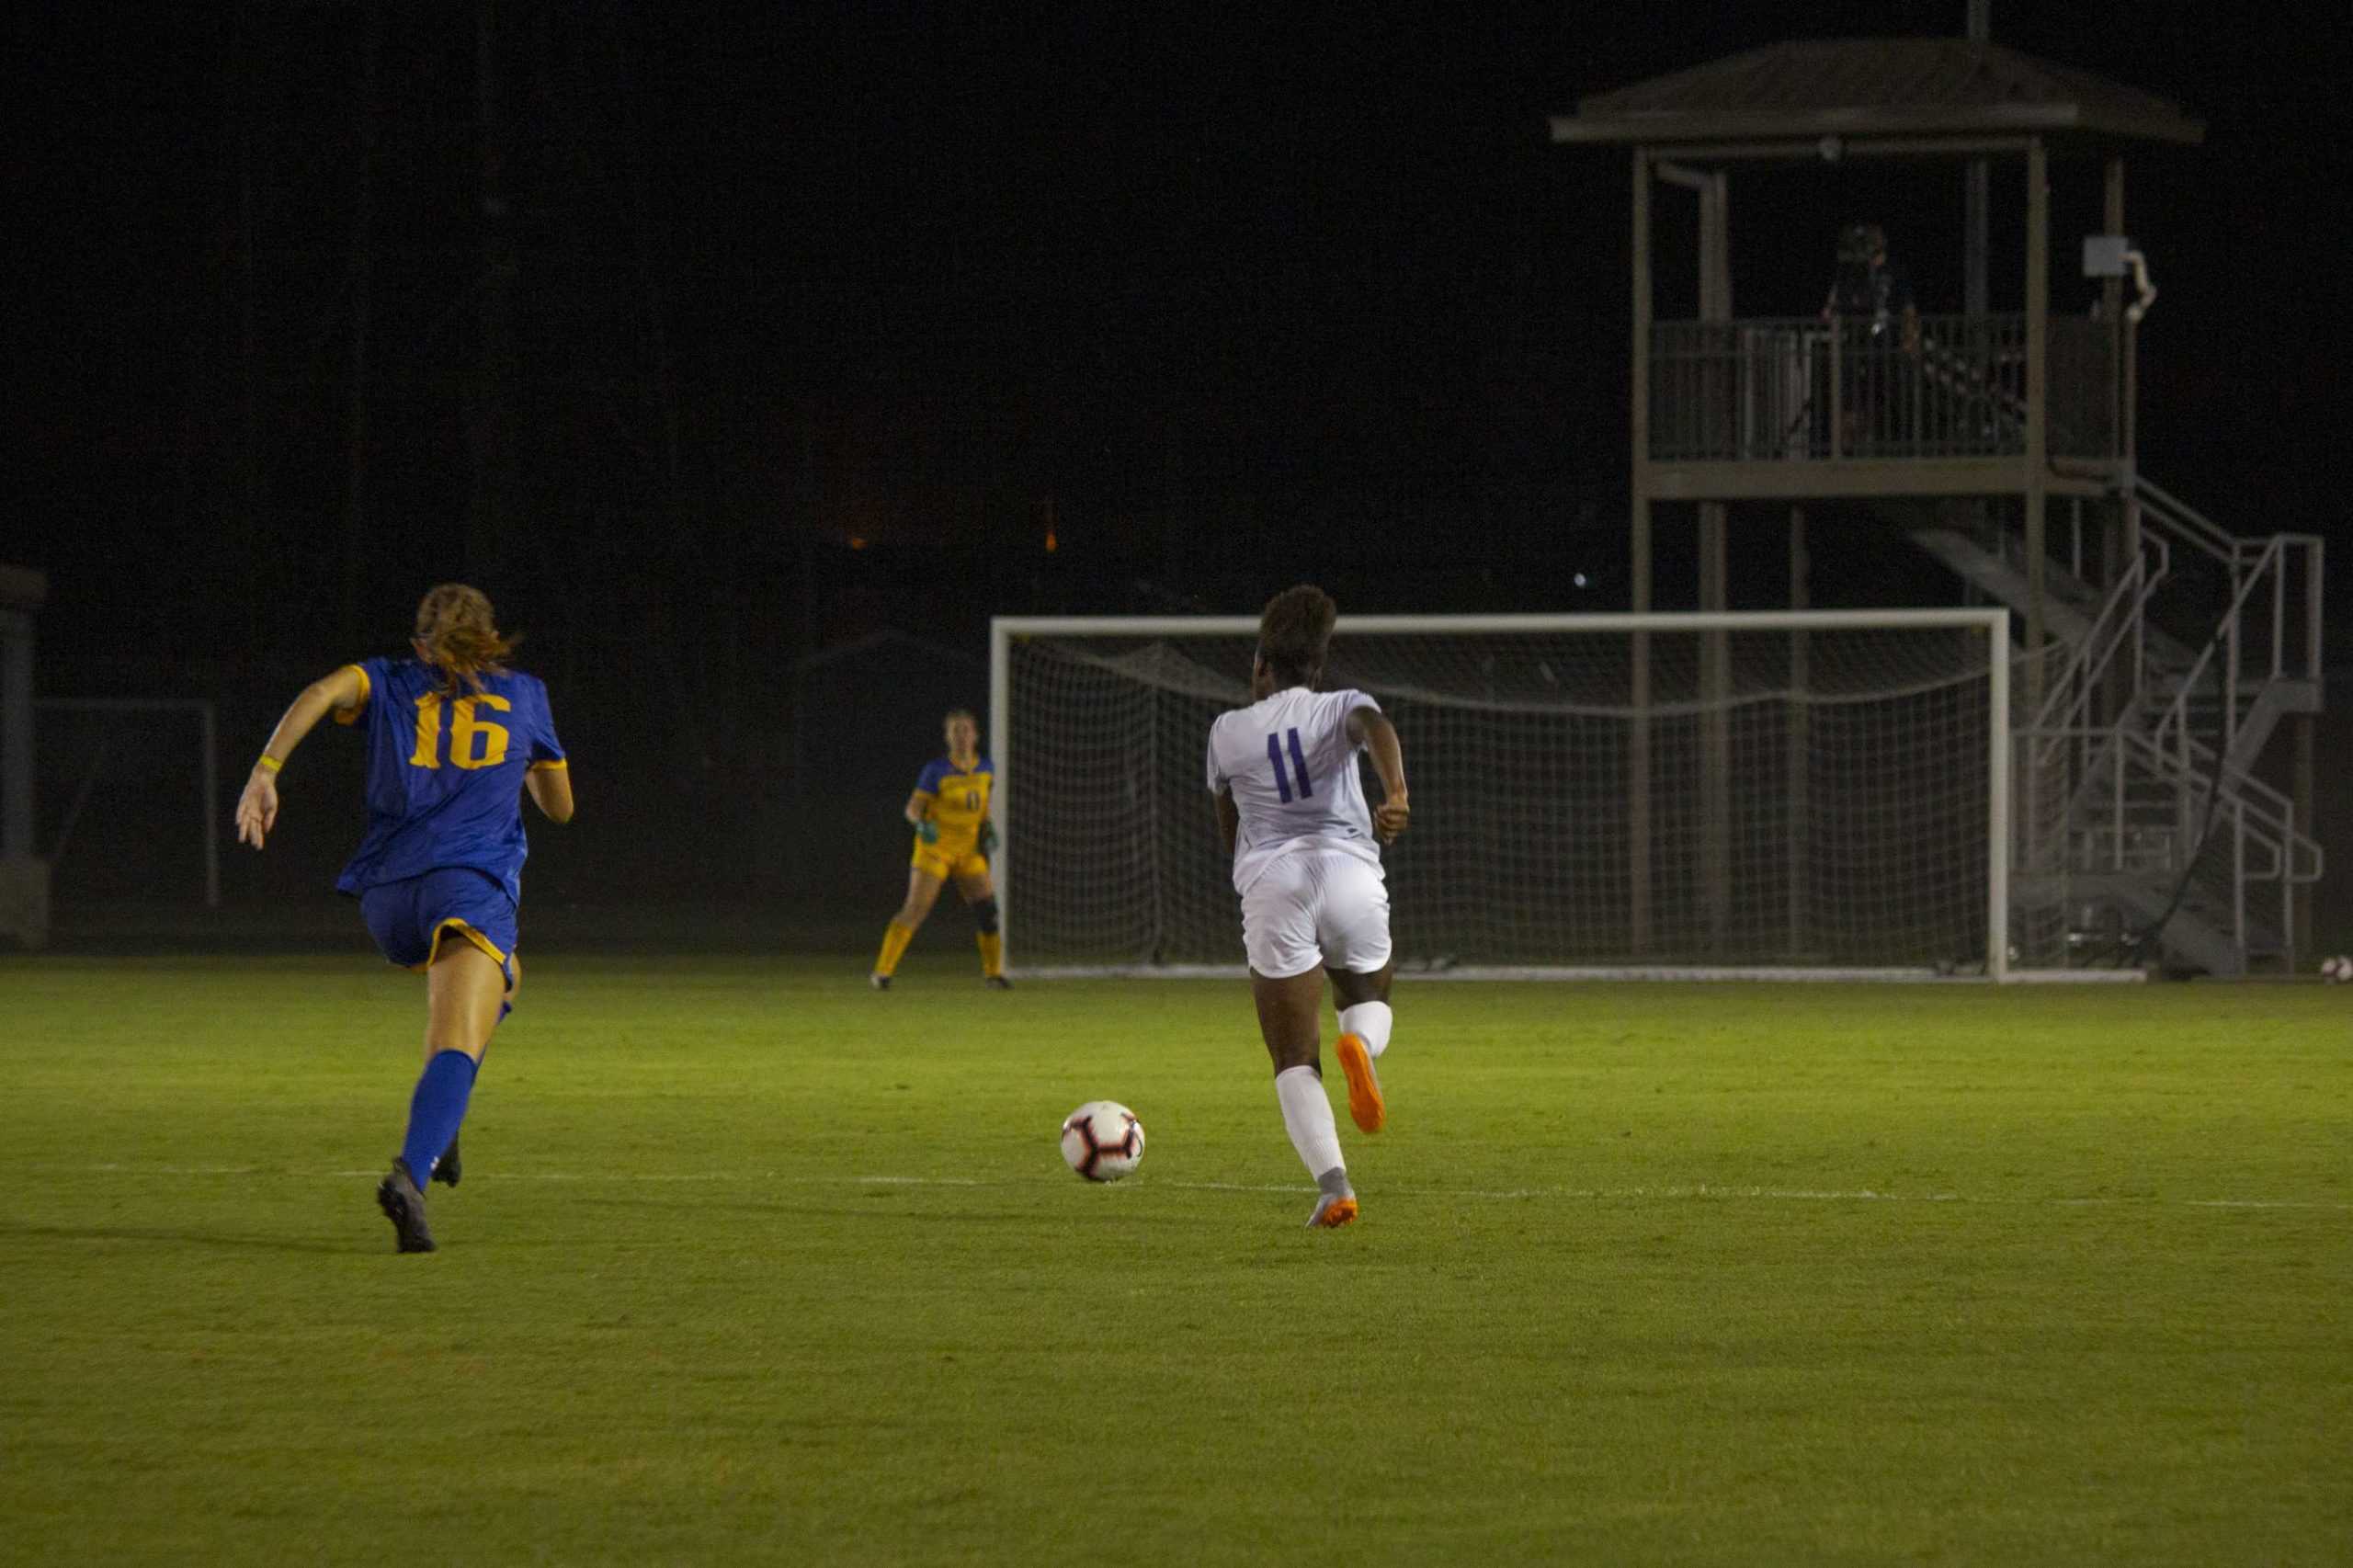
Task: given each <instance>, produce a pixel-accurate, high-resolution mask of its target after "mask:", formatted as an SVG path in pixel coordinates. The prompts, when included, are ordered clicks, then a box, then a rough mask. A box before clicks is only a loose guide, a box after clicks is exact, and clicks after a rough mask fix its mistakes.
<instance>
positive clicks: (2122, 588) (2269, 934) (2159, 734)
mask: <svg viewBox="0 0 2353 1568" xmlns="http://www.w3.org/2000/svg"><path fill="white" fill-rule="evenodd" d="M2129 498H2130V499H2131V501H2133V502H2134V503H2137V506H2138V511H2139V515H2140V519H2141V524H2142V528H2141V532H2140V542H2141V550H2140V552H2139V554H2138V555H2137V557H2136V558H2135V559H2134V560H2133V561H2132V562H2130V563H2129V564H2128V565H2127V566H2126V568H2125V570H2124V571H2123V572H2122V573H2121V574H2120V575H2119V576H2118V578H2117V580H2116V582H2115V583H2114V584H2113V585H2111V586H2110V588H2109V592H2108V594H2107V595H2106V596H2105V597H2103V599H2102V600H2101V602H2100V605H2099V608H2098V609H2097V612H2095V613H2094V615H2093V616H2092V619H2091V621H2090V623H2089V625H2088V627H2087V628H2086V631H2085V633H2084V635H2083V636H2082V637H2081V638H2080V639H2078V640H2077V641H2076V642H2075V644H2074V645H2073V646H2071V647H2069V648H2068V649H2067V650H2066V652H2065V653H2064V655H2063V658H2062V659H2061V660H2060V661H2059V662H2058V664H2057V665H2055V667H2053V669H2052V675H2051V678H2050V681H2049V683H2048V692H2049V694H2048V696H2047V697H2046V698H2045V699H2044V701H2043V704H2042V707H2041V708H2040V710H2039V711H2038V712H2037V713H2036V714H2035V715H2034V716H2033V717H2032V719H2031V720H2030V721H2029V724H2028V725H2027V726H2026V728H2025V729H2024V730H2023V731H2022V733H2020V735H2019V736H2018V743H2019V744H2018V746H2017V749H2016V752H2015V754H2014V755H2015V756H2017V757H2018V767H2019V770H2020V772H2019V778H2018V790H2019V792H2020V795H2021V798H2022V801H2023V803H2024V809H2023V810H2022V811H2021V812H2020V813H2019V821H2020V823H2021V824H2022V828H2023V832H2022V834H2021V836H2020V838H2019V840H2018V843H2017V844H2016V845H2015V846H2014V852H2015V857H2016V858H2015V860H2014V864H2016V865H2017V866H2018V868H2019V869H2021V870H2023V871H2027V872H2030V873H2037V874H2039V875H2040V879H2041V881H2042V882H2043V884H2044V885H2046V886H2047V885H2052V879H2053V878H2055V879H2057V881H2058V883H2059V884H2063V883H2064V882H2065V881H2066V879H2067V878H2069V877H2070V876H2072V875H2083V876H2093V877H2115V876H2123V877H2128V878H2131V879H2133V880H2134V881H2139V882H2141V883H2143V885H2144V886H2146V887H2148V888H2149V889H2150V890H2151V892H2152V894H2153V895H2154V897H2158V898H2163V899H2164V900H2165V901H2166V902H2167V903H2171V904H2177V905H2178V906H2179V907H2180V908H2182V909H2184V910H2187V911H2188V912H2189V913H2190V914H2191V915H2194V916H2195V917H2196V918H2199V919H2201V920H2203V921H2205V922H2207V923H2208V925H2209V926H2210V927H2211V929H2213V930H2214V931H2216V932H2217V933H2219V934H2220V935H2221V936H2222V937H2223V938H2224V939H2226V940H2227V941H2228V942H2229V943H2231V944H2232V945H2233V946H2234V948H2235V949H2237V950H2238V951H2239V952H2240V953H2241V954H2242V955H2245V954H2247V953H2249V952H2250V951H2254V950H2258V949H2261V948H2262V947H2263V946H2265V945H2266V944H2276V945H2277V946H2278V948H2279V949H2280V950H2284V949H2285V947H2286V945H2287V944H2288V942H2289V941H2290V937H2291V934H2292V933H2293V932H2294V930H2295V926H2294V919H2293V914H2294V899H2295V893H2296V890H2297V889H2298V888H2301V887H2303V886H2306V885H2308V884H2310V883H2312V882H2314V881H2318V880H2319V878H2320V874H2321V869H2322V856H2321V849H2320V846H2319V845H2318V844H2316V843H2315V842H2314V841H2313V839H2311V838H2310V837H2309V836H2307V835H2304V834H2303V833H2302V832H2300V831H2299V830H2298V829H2297V826H2296V812H2295V806H2294V803H2293V802H2292V801H2290V800H2289V799H2288V797H2287V796H2285V795H2283V794H2282V793H2280V792H2279V790H2275V789H2273V788H2272V787H2271V786H2269V785H2268V784H2266V783H2264V782H2263V781H2262V780H2261V779H2260V778H2255V777H2253V776H2252V775H2251V774H2250V773H2249V772H2248V767H2249V766H2250V765H2251V763H2252V761H2253V758H2254V755H2255V753H2256V751H2258V750H2259V749H2260V747H2261V744H2262V740H2263V737H2264V735H2265V734H2266V733H2268V722H2261V723H2258V722H2256V709H2257V706H2258V705H2259V704H2262V703H2264V702H2266V701H2275V700H2276V699H2277V697H2278V694H2279V692H2280V691H2281V690H2282V683H2284V682H2292V681H2297V680H2309V679H2317V678H2318V676H2319V673H2320V669H2321V662H2322V622H2321V597H2320V585H2321V574H2322V568H2323V557H2322V548H2321V541H2320V540H2318V539H2317V538H2315V537H2313V536H2312V535H2308V534H2274V535H2270V536H2268V537H2266V538H2259V539H2241V538H2239V537H2237V536H2235V535H2233V534H2231V533H2228V532H2226V531H2224V530H2223V529H2222V528H2219V527H2217V526H2216V525H2215V524H2214V523H2212V522H2211V520H2209V519H2208V518H2206V517H2203V516H2202V515H2200V513H2198V512H2197V511H2196V510H2195V509H2193V508H2191V507H2189V506H2186V505H2184V504H2183V503H2182V502H2180V501H2178V500H2177V499H2176V498H2175V497H2173V496H2171V495H2169V494H2166V493H2165V492H2164V491H2163V490H2160V489H2158V488H2157V487H2156V486H2154V485H2152V484H2148V483H2145V482H2139V483H2136V484H2135V485H2134V488H2133V490H2132V491H2131V494H2130V497H2129ZM2184 562H2188V563H2191V564H2192V565H2193V567H2194V568H2196V569H2195V570H2192V571H2191V572H2189V573H2188V577H2189V578H2190V579H2192V580H2193V581H2192V598H2193V601H2194V602H2195V603H2198V604H2200V605H2202V607H2203V608H2202V609H2201V610H2200V615H2199V622H2200V626H2201V627H2203V628H2204V629H2205V630H2203V631H2200V633H2198V634H2196V635H2194V636H2193V637H2192V638H2191V639H2189V646H2188V647H2184V646H2183V645H2181V644H2180V643H2175V642H2167V641H2166V640H2165V639H2164V638H2162V637H2158V636H2157V635H2156V634H2155V632H2154V630H2153V629H2152V627H2151V624H2150V620H2151V614H2152V609H2153V606H2154V604H2155V602H2156V601H2157V599H2158V597H2159V596H2160V594H2161V593H2174V592H2178V591H2179V590H2180V588H2181V585H2182V577H2183V574H2182V573H2181V572H2180V571H2178V570H2177V568H2178V567H2179V566H2180V565H2181V564H2182V563H2184ZM2153 638H2154V642H2153V641H2152V640H2153ZM2159 646H2163V647H2165V648H2166V649H2168V650H2169V651H2168V652H2167V653H2166V654H2165V657H2164V658H2163V659H2162V660H2160V659H2158V658H2157V657H2156V656H2155V651H2156V648H2157V647H2159ZM2192 649H2194V652H2192V651H2191V650H2192ZM2279 711H2280V709H2279V708H2278V707H2276V706H2275V707H2274V708H2273V709H2272V710H2270V715H2269V716H2271V717H2276V716H2277V714H2278V713H2279ZM2251 726H2252V727H2251ZM2153 901H2154V899H2153Z"/></svg>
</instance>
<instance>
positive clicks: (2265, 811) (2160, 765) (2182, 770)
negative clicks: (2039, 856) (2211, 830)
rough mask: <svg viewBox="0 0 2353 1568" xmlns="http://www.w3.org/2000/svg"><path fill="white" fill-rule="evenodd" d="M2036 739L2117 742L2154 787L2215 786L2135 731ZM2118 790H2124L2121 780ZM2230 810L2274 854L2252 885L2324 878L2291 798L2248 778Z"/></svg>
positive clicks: (2318, 853)
mask: <svg viewBox="0 0 2353 1568" xmlns="http://www.w3.org/2000/svg"><path fill="white" fill-rule="evenodd" d="M2032 738H2034V739H2037V740H2045V741H2049V740H2062V741H2063V740H2083V741H2107V742H2109V743H2112V744H2115V746H2116V747H2117V750H2118V752H2119V753H2120V754H2122V755H2125V756H2131V758H2132V760H2133V761H2135V762H2136V763H2138V764H2139V765H2141V766H2142V767H2145V768H2146V769H2147V770H2148V772H2149V774H2150V776H2151V777H2152V778H2153V779H2154V782H2157V783H2160V784H2164V785H2165V786H2167V787H2169V788H2176V789H2178V788H2182V787H2185V786H2186V787H2188V788H2189V789H2193V790H2205V789H2207V788H2208V787H2209V786H2210V783H2211V779H2212V777H2213V776H2212V774H2211V772H2209V771H2206V770H2204V769H2201V768H2200V767H2196V766H2191V765H2189V764H2186V763H2185V762H2184V760H2183V759H2182V758H2181V757H2180V756H2178V755H2177V754H2176V753H2174V752H2172V751H2168V750H2167V749H2166V748H2165V747H2164V746H2162V745H2159V744H2156V743H2155V742H2154V741H2152V740H2151V739H2150V738H2149V737H2148V736H2146V735H2144V734H2139V733H2134V732H2132V731H2131V730H2125V729H2121V728H2117V727H2106V728H2103V727H2100V726H2097V725H2086V726H2077V727H2075V728H2073V729H2069V730H2058V731H2047V732H2046V731H2038V732H2033V733H2032ZM2200 749H2201V750H2202V749H2203V748H2200ZM2210 756H2211V754H2210ZM2118 787H2119V788H2121V787H2122V779H2121V778H2119V779H2118ZM2224 805H2225V809H2228V810H2229V811H2231V812H2234V815H2235V816H2236V818H2237V819H2238V821H2239V823H2240V824H2241V825H2243V826H2244V827H2245V828H2247V829H2249V830H2251V835H2252V837H2253V838H2254V840H2255V842H2256V846H2257V847H2259V848H2261V849H2262V850H2264V851H2265V852H2266V853H2267V854H2268V857H2269V859H2270V862H2271V865H2272V867H2273V869H2271V870H2269V871H2257V872H2255V873H2253V874H2251V876H2250V878H2249V880H2251V881H2272V880H2274V879H2276V878H2279V877H2281V876H2284V877H2285V878H2286V879H2287V880H2288V881H2291V882H2295V883H2303V882H2311V881H2318V880H2319V879H2320V875H2321V867H2322V862H2323V854H2322V849H2321V846H2320V843H2319V841H2318V840H2316V839H2314V838H2313V837H2312V836H2311V835H2307V834H2305V833H2303V832H2302V831H2301V830H2300V829H2298V828H2297V827H2296V825H2295V807H2294V804H2293V802H2291V801H2289V800H2288V798H2287V797H2286V796H2284V795H2282V794H2280V793H2279V791H2278V790H2274V789H2272V788H2270V787H2269V786H2268V785H2267V784H2265V783H2263V781H2262V780H2260V779H2257V778H2247V777H2245V776H2242V777H2241V778H2240V779H2239V784H2238V788H2236V789H2234V790H2231V791H2230V795H2229V798H2228V800H2227V801H2225V802H2224ZM2143 825H2145V824H2143ZM2067 831H2068V832H2069V833H2071V834H2081V833H2085V832H2086V831H2089V832H2092V833H2097V832H2099V831H2102V829H2100V828H2093V829H2089V830H2086V829H2083V828H2070V829H2068V830H2067ZM2110 831H2113V830H2110ZM2281 868H2284V869H2281Z"/></svg>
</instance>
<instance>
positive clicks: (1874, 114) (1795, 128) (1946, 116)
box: [1552, 38, 2206, 147]
mask: <svg viewBox="0 0 2353 1568" xmlns="http://www.w3.org/2000/svg"><path fill="white" fill-rule="evenodd" d="M2020 135H2041V136H2046V137H2057V138H2063V139H2082V140H2090V141H2154V142H2180V143H2184V144H2194V143H2197V142H2201V141H2203V140H2205V136H2206V127H2205V124H2204V122H2203V121H2201V120H2199V119H2195V118H2194V117H2192V116H2190V115H2188V114H2186V113H2184V112H2183V110H2182V109H2181V108H2180V106H2179V105H2177V104H2175V103H2173V102H2171V101H2169V100H2167V99H2165V98H2161V97H2157V96H2156V95H2155V94H2154V93H2145V92H2143V91H2142V90H2141V89H2139V88H2137V87H2128V86H2125V85H2122V84H2121V83H2118V82H2111V81H2109V80H2108V79H2107V78H2106V77H2103V76H2096V75H2094V74H2091V73H2090V72H2088V71H2078V70H2076V69H2075V67H2073V66H2069V65H2059V64H2054V63H2053V62H2051V61H2048V60H2038V59H2036V58H2035V57H2034V56H2032V55H2029V54H2021V53H2019V52H2018V51H2016V50H2014V49H2006V48H2004V47H2003V46H2001V45H2000V44H1997V43H1981V42H1976V41H1973V40H1968V39H1958V38H1874V39H1819V40H1806V41H1800V42H1790V43H1777V44H1771V45H1768V46H1767V47H1766V48H1763V49H1754V50H1750V51H1747V52H1746V53H1745V54H1735V55H1731V56H1728V57H1727V58H1725V59H1722V60H1717V61H1711V62H1709V63H1707V64H1705V65H1696V66H1693V67H1692V68H1691V69H1689V70H1688V71H1677V72H1673V73H1670V74H1667V75H1665V76H1654V77H1652V78H1651V79H1650V80H1648V81H1645V82H1636V83H1634V84H1632V85H1629V86H1624V87H1619V88H1616V89H1614V90H1613V91H1610V92H1607V93H1596V94H1594V95H1592V96H1591V97H1586V98H1583V99H1581V100H1579V102H1578V104H1577V111H1576V113H1575V114H1574V115H1556V116H1554V117H1553V119H1552V140H1553V141H1555V142H1581V143H1585V144H1588V145H1598V146H1622V145H1632V144H1640V145H1645V146H1659V147H1672V146H1674V145H1675V144H1677V143H1679V142H1683V143H1688V142H1779V141H1786V140H1790V139H1802V140H1806V141H1813V140H1817V139H1819V138H1821V137H1824V136H1838V137H1845V138H1852V139H1858V140H1867V139H1870V138H1876V137H1928V138H1950V139H1952V140H1954V141H1955V142H1967V141H1968V140H1970V139H1972V138H1985V137H1995V136H2020Z"/></svg>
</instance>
